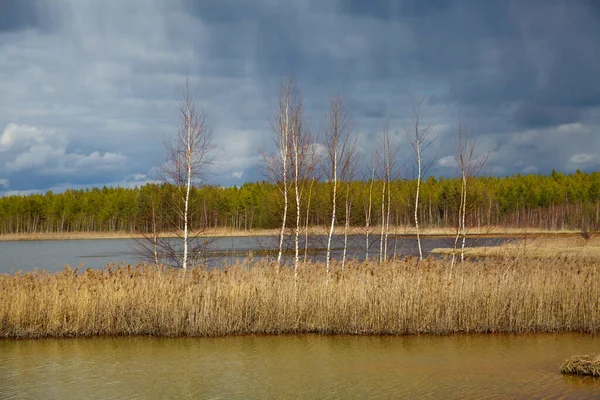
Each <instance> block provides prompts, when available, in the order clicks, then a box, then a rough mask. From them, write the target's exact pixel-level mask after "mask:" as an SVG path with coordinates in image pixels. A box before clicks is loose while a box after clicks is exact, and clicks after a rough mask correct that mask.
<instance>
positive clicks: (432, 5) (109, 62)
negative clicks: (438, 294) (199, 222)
mask: <svg viewBox="0 0 600 400" xmlns="http://www.w3.org/2000/svg"><path fill="white" fill-rule="evenodd" d="M599 4H600V3H598V2H594V1H591V0H588V1H584V0H580V1H562V0H556V1H554V0H553V1H541V0H530V1H517V0H507V1H503V0H490V1H477V0H464V1H460V0H450V1H442V0H435V1H434V0H404V1H397V0H387V1H384V0H372V1H363V0H290V1H286V2H278V1H273V0H253V1H243V0H224V1H203V0H197V1H193V0H174V1H172V2H168V3H166V2H164V1H163V0H128V1H127V2H125V3H123V2H121V1H117V0H106V1H99V0H81V1H79V0H77V1H75V0H54V1H52V2H50V1H43V0H37V1H33V0H27V1H16V0H10V1H3V0H0V93H2V94H3V95H2V96H1V97H0V132H3V131H4V130H6V129H7V127H11V128H10V129H9V131H11V129H12V131H14V130H15V129H16V128H19V129H21V131H19V132H29V135H33V133H31V132H38V133H39V132H55V134H54V136H51V137H53V138H54V139H53V141H51V140H50V139H48V138H49V137H50V136H48V138H45V139H40V137H41V136H39V135H38V136H36V137H37V138H38V139H36V140H37V141H36V142H35V143H34V142H32V143H33V144H31V143H30V144H29V145H28V146H29V147H19V148H18V149H17V150H15V149H16V148H14V147H11V148H10V149H8V147H7V149H5V150H4V151H0V190H1V189H6V190H27V185H28V184H27V183H26V182H25V180H27V181H29V182H30V185H33V186H36V187H40V188H46V187H60V186H61V185H65V184H66V183H73V184H81V185H85V182H89V183H90V184H94V185H96V184H104V183H107V184H108V183H115V182H117V183H118V182H124V181H125V182H137V180H136V179H138V178H132V177H135V176H138V177H139V176H150V175H151V172H152V170H153V168H154V167H156V165H157V164H159V163H160V162H161V161H162V156H163V153H164V149H163V148H162V141H163V139H165V138H166V137H169V135H172V134H173V133H174V132H176V130H177V114H176V107H175V105H176V101H177V100H178V99H179V98H180V94H181V89H182V85H183V82H184V81H185V76H186V74H187V75H188V76H189V82H190V91H191V92H192V93H193V95H194V97H195V99H196V100H197V101H198V103H199V105H200V106H201V107H202V108H203V109H204V111H205V112H206V115H207V121H208V124H209V125H210V128H211V129H212V130H213V133H214V138H215V142H216V144H217V145H218V146H219V147H220V148H221V149H222V152H223V153H224V154H225V156H224V158H223V160H224V161H222V162H219V163H216V168H215V171H214V173H213V174H212V175H211V179H212V180H213V183H222V184H224V185H230V184H240V183H243V182H244V181H246V180H253V179H257V178H260V177H261V175H260V172H259V171H260V169H259V168H258V161H257V150H256V147H257V146H263V145H264V146H267V147H268V146H269V145H271V144H272V137H271V135H272V127H271V126H270V124H269V118H270V117H272V114H273V112H274V110H275V109H276V102H277V89H278V88H277V86H278V85H279V83H280V82H281V78H282V77H283V76H292V77H293V78H295V79H296V81H297V84H298V88H299V89H300V90H301V92H302V94H303V97H304V99H305V110H306V113H307V119H308V123H307V126H310V128H311V129H312V130H314V131H315V132H316V131H319V130H320V129H321V119H322V118H323V115H324V114H325V112H326V109H327V103H328V99H329V97H330V96H332V95H334V94H340V95H341V96H342V97H343V98H344V100H345V104H346V106H347V108H348V114H349V117H350V119H351V123H352V126H353V127H354V128H355V130H356V131H357V132H360V134H361V135H362V136H361V137H360V138H359V140H358V142H359V145H360V146H361V151H362V153H361V154H369V149H368V147H369V145H370V143H371V142H373V140H372V139H373V138H374V137H375V136H374V134H375V133H376V132H378V131H380V130H381V127H382V126H383V125H384V124H385V123H386V122H389V124H390V128H391V129H392V130H393V131H395V132H399V134H398V137H399V138H400V139H401V140H403V141H404V142H406V138H405V137H404V134H403V132H404V130H405V129H406V128H407V127H409V126H410V124H411V117H412V109H411V107H410V97H409V96H410V95H412V96H413V97H414V98H420V97H421V96H424V97H425V102H424V104H423V107H422V120H423V121H424V122H425V123H431V124H432V126H433V128H434V131H435V136H436V141H435V144H434V145H433V148H432V150H434V153H435V152H439V156H440V157H441V158H444V160H446V161H448V160H450V159H451V158H452V156H453V154H454V152H455V144H456V143H455V142H456V130H457V128H456V127H457V126H458V123H459V122H463V123H466V124H468V125H469V126H470V127H472V128H473V132H474V135H476V136H477V137H478V138H479V139H480V143H482V146H483V147H484V148H489V150H490V152H491V154H492V156H491V157H490V161H489V172H490V173H494V174H500V175H503V174H510V173H514V172H531V171H540V172H544V171H546V169H548V168H550V169H552V168H556V169H559V170H567V171H568V170H574V169H576V168H579V167H581V168H582V169H586V168H587V169H588V170H592V169H594V168H598V167H599V166H600V157H596V156H595V154H600V139H595V137H596V136H598V135H597V132H598V129H600V79H598V78H597V74H598V66H599V65H600V54H599V52H600V45H599V41H600V27H599V23H600V22H599V21H600V12H599V10H600V5H599ZM49 28H52V29H51V30H50V31H49ZM11 124H12V125H11ZM15 132H16V131H15ZM11 137H12V136H11ZM32 137H33V136H32ZM57 137H58V138H59V139H60V140H58V139H57ZM32 140H33V139H32ZM5 147H6V146H5ZM404 148H406V149H408V148H409V146H404ZM0 150H1V149H0ZM56 154H58V155H62V156H63V158H65V159H66V160H67V161H65V162H64V163H56V162H55V161H54V160H55V159H57V158H59V157H51V155H56ZM549 154H552V157H549V156H548V155H549ZM448 157H450V158H448ZM401 158H402V162H403V163H410V156H409V155H408V152H406V154H402V156H401ZM446 161H444V162H443V163H439V165H438V167H440V168H439V169H438V170H437V171H440V172H437V171H436V172H435V173H444V174H451V173H452V171H449V168H450V167H449V165H450V164H449V163H448V162H446ZM32 165H34V166H35V168H29V169H27V168H26V167H27V166H30V167H31V166H32ZM91 165H93V168H92V167H91ZM102 165H108V166H109V168H105V169H101V168H102ZM82 166H86V167H87V168H83V167H82ZM443 168H446V169H445V170H444V169H443ZM43 170H48V171H53V172H54V175H52V176H49V175H48V174H46V175H44V174H43V173H42V172H40V171H43ZM20 176H22V177H23V178H22V179H19V177H20ZM140 179H142V178H140ZM7 182H8V183H7ZM44 182H46V183H44ZM33 186H29V188H32V187H33Z"/></svg>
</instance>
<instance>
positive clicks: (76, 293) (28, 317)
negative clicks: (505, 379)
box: [0, 258, 600, 338]
mask: <svg viewBox="0 0 600 400" xmlns="http://www.w3.org/2000/svg"><path fill="white" fill-rule="evenodd" d="M324 270H325V268H324V265H319V264H306V265H302V266H301V268H300V272H299V276H298V280H297V281H296V280H295V279H294V274H293V271H292V270H291V269H290V268H287V267H285V268H282V269H281V271H280V272H279V273H277V270H276V269H275V267H274V266H273V265H272V264H266V263H262V264H261V263H254V264H251V265H250V264H240V265H237V266H231V267H226V268H224V269H219V270H211V271H205V270H201V269H192V270H190V271H188V272H187V273H185V274H184V273H183V272H182V271H181V270H172V269H157V268H155V267H148V266H138V267H117V268H106V269H104V270H86V271H83V272H78V271H77V270H71V269H69V268H66V269H65V270H63V271H61V272H59V273H56V274H48V273H45V272H31V273H26V274H17V275H12V276H11V275H0V337H4V338H26V337H46V336H91V335H159V336H222V335H236V334H280V333H323V334H330V333H331V334H393V335H402V334H419V333H427V334H450V333H455V332H474V333H475V332H481V333H483V332H506V333H521V332H563V331H578V332H599V331H600V273H599V271H598V268H597V263H595V262H590V261H588V260H585V259H574V258H566V259H556V260H554V261H551V262H549V261H544V262H542V261H537V260H527V261H521V260H508V259H507V260H494V259H489V260H485V261H481V262H468V263H464V264H459V265H457V266H455V267H454V271H453V274H452V278H450V274H449V262H448V261H447V260H435V259H432V258H430V259H426V260H424V261H422V262H421V263H420V264H419V265H418V266H416V262H415V260H414V259H406V260H403V261H398V262H394V263H389V264H387V265H377V264H375V263H367V264H365V263H356V264H350V265H349V266H347V268H346V269H345V270H344V271H342V270H340V269H339V266H338V265H336V266H334V272H333V274H332V277H331V279H327V277H326V275H325V272H324Z"/></svg>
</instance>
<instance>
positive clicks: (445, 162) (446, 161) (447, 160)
mask: <svg viewBox="0 0 600 400" xmlns="http://www.w3.org/2000/svg"><path fill="white" fill-rule="evenodd" d="M438 166H439V167H442V168H456V167H457V166H458V164H457V163H456V159H455V158H454V157H453V156H445V157H442V158H440V159H439V160H438Z"/></svg>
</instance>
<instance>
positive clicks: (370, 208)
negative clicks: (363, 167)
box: [364, 155, 375, 261]
mask: <svg viewBox="0 0 600 400" xmlns="http://www.w3.org/2000/svg"><path fill="white" fill-rule="evenodd" d="M371 157H372V158H373V155H371ZM369 172H370V175H369V195H368V199H367V202H366V204H365V206H364V207H365V230H366V233H365V261H369V248H370V246H371V244H370V242H369V234H370V232H371V218H372V212H373V185H374V184H375V160H374V159H372V160H371V166H370V168H369Z"/></svg>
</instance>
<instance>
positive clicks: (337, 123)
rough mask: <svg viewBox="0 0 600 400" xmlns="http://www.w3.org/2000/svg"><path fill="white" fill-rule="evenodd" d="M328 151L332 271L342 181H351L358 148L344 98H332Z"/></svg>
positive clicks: (326, 126) (328, 258)
mask: <svg viewBox="0 0 600 400" xmlns="http://www.w3.org/2000/svg"><path fill="white" fill-rule="evenodd" d="M323 128H324V129H323V131H324V139H325V149H326V160H325V161H326V166H325V171H326V176H327V179H328V181H329V183H330V184H331V220H330V224H329V232H328V235H327V254H326V260H325V268H326V270H327V275H329V271H330V262H331V243H332V238H333V234H334V230H335V223H336V218H337V202H338V189H339V187H338V186H339V181H340V179H341V180H342V181H349V180H350V179H349V178H350V176H351V173H352V164H353V158H354V152H355V148H356V138H354V139H353V138H352V137H351V134H350V129H349V127H348V117H347V113H346V110H345V109H344V105H343V102H342V99H341V97H339V96H336V97H333V98H332V99H331V101H330V103H329V111H328V114H327V116H326V118H325V123H324V127H323Z"/></svg>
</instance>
